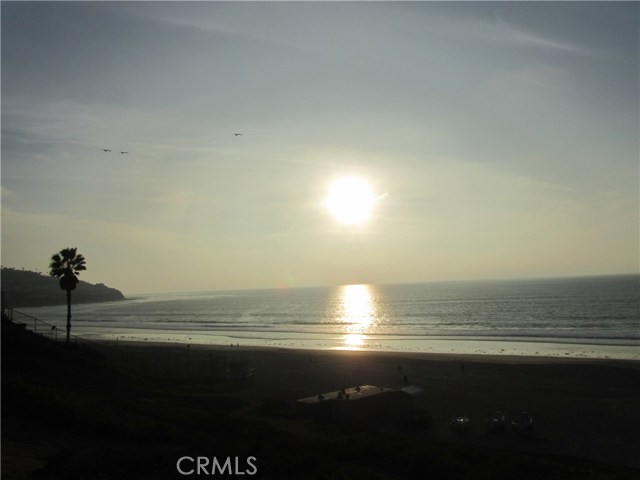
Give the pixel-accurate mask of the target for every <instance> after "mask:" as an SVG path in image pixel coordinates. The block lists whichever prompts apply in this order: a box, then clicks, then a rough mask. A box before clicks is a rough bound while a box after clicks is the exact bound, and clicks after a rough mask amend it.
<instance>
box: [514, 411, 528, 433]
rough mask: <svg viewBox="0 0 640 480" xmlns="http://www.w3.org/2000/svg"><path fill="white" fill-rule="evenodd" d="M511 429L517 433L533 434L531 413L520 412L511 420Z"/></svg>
mask: <svg viewBox="0 0 640 480" xmlns="http://www.w3.org/2000/svg"><path fill="white" fill-rule="evenodd" d="M511 428H512V429H513V431H514V432H516V433H531V432H533V417H532V416H531V414H530V413H529V412H520V413H519V414H518V415H516V416H515V417H513V419H512V420H511Z"/></svg>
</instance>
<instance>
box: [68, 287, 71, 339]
mask: <svg viewBox="0 0 640 480" xmlns="http://www.w3.org/2000/svg"><path fill="white" fill-rule="evenodd" d="M70 332H71V290H67V343H69V333H70Z"/></svg>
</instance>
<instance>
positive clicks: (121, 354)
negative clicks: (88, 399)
mask: <svg viewBox="0 0 640 480" xmlns="http://www.w3.org/2000/svg"><path fill="white" fill-rule="evenodd" d="M2 313H3V315H4V316H5V317H6V318H8V319H9V320H10V321H11V322H12V323H13V324H15V325H18V326H21V327H22V328H24V329H25V330H29V331H32V332H33V333H35V334H38V335H40V336H43V337H45V338H48V339H49V340H51V341H54V342H66V340H67V336H66V331H62V329H60V328H58V327H56V326H55V325H52V324H50V323H47V322H45V321H43V320H40V319H39V318H36V317H33V316H31V315H28V314H26V313H24V312H20V311H18V310H15V309H13V308H6V309H4V310H3V312H2ZM69 342H70V343H72V344H74V345H76V346H79V347H80V348H87V349H91V350H92V351H94V352H98V353H99V354H100V356H101V357H102V358H104V360H105V361H106V362H108V363H109V364H111V365H114V366H116V367H119V368H123V369H126V370H130V371H135V372H136V373H139V374H142V375H144V376H148V377H155V378H163V379H170V380H186V379H188V380H199V381H218V380H221V379H224V378H226V377H227V371H228V367H227V357H226V355H224V354H220V353H217V352H214V351H211V350H207V349H198V348H192V347H191V346H190V345H184V344H163V345H157V344H155V345H151V344H135V343H127V342H117V341H115V342H97V341H93V340H89V339H86V338H82V337H78V336H77V335H73V334H71V335H69Z"/></svg>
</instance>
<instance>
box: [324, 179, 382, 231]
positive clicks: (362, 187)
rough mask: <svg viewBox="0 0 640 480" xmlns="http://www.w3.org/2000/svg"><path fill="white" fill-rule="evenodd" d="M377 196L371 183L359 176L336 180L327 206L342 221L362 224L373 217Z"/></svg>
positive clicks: (327, 198) (328, 196)
mask: <svg viewBox="0 0 640 480" xmlns="http://www.w3.org/2000/svg"><path fill="white" fill-rule="evenodd" d="M374 203H375V196H374V194H373V190H372V189H371V187H370V186H369V184H368V183H367V182H366V181H365V180H363V179H361V178H358V177H345V178H341V179H339V180H336V181H335V182H334V183H333V184H332V185H331V188H330V189H329V193H328V195H327V197H326V199H325V206H326V207H327V209H328V210H329V212H330V213H331V215H333V217H334V218H335V219H336V220H338V221H339V222H341V223H346V224H351V225H355V224H360V223H363V222H364V221H365V220H367V219H369V217H371V214H372V212H373V206H374Z"/></svg>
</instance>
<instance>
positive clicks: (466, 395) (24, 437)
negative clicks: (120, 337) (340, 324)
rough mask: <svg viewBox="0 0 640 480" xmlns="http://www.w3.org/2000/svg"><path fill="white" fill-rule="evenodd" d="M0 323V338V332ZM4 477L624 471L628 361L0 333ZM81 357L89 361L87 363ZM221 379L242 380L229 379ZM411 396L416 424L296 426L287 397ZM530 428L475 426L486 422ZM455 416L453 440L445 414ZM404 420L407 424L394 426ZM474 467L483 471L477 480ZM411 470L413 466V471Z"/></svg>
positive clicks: (633, 413) (636, 412)
mask: <svg viewBox="0 0 640 480" xmlns="http://www.w3.org/2000/svg"><path fill="white" fill-rule="evenodd" d="M5 327H6V329H5ZM2 343H3V344H2V347H3V349H2V354H3V362H2V387H3V390H2V391H3V395H2V402H3V403H2V406H3V409H2V420H3V428H2V442H3V455H2V468H3V474H2V476H3V479H7V480H9V479H23V480H24V479H35V478H47V479H58V478H59V479H62V478H64V479H75V478H78V479H80V478H118V479H122V478H136V479H140V478H154V479H157V478H184V476H183V475H180V474H178V473H177V472H176V461H177V460H178V459H179V458H181V457H182V456H194V457H195V456H200V455H205V456H207V455H208V456H213V455H217V456H223V455H227V456H228V457H229V458H231V457H243V458H250V456H253V457H254V458H256V459H257V460H256V462H257V464H258V472H257V473H258V474H257V475H255V476H254V477H253V478H274V479H275V478H278V479H280V478H296V479H303V478H309V479H316V478H345V479H347V478H348V479H358V478H368V479H370V478H380V479H404V478H416V475H418V474H419V473H421V472H428V473H429V474H430V475H432V476H434V478H436V477H437V478H471V477H473V478H514V477H513V476H514V475H516V474H517V475H518V476H519V477H520V478H532V479H533V478H536V479H537V478H557V479H563V480H564V479H565V478H576V479H578V478H580V479H582V478H586V477H588V478H596V479H608V478H624V479H627V478H628V479H631V478H635V477H637V475H638V473H639V472H640V463H639V462H638V460H637V451H638V448H639V447H640V435H639V432H640V409H638V408H637V407H638V405H640V362H637V361H622V360H604V359H603V360H593V359H577V358H566V359H558V358H546V357H540V356H538V357H524V356H517V357H513V356H504V355H500V356H489V355H461V354H416V353H394V352H384V353H382V352H366V351H334V350H295V349H284V348H281V349H274V348H256V347H243V346H233V347H230V346H218V347H216V346H203V345H188V344H166V343H164V344H163V343H155V344H154V343H144V342H142V343H134V342H117V344H116V345H114V344H107V343H101V344H96V343H92V344H91V345H90V346H87V345H76V346H73V345H71V346H65V345H64V344H62V343H60V342H50V341H48V340H46V339H44V338H42V337H39V336H37V335H33V334H31V333H30V332H28V331H24V330H22V329H17V328H16V327H12V326H10V325H9V326H6V325H5V324H3V335H2ZM96 350H98V351H99V354H96ZM229 371H240V372H246V373H250V374H251V375H248V378H242V376H243V375H240V376H237V377H235V376H232V377H231V378H230V377H229V374H228V372H229ZM360 385H363V386H364V385H373V386H378V387H386V388H388V389H398V388H402V387H405V386H408V385H413V386H417V387H420V388H421V389H423V391H424V393H425V397H424V400H425V406H426V410H427V412H426V413H427V418H428V419H430V422H427V424H422V423H421V424H420V428H407V426H408V425H407V423H406V422H404V421H402V422H400V421H398V420H399V419H398V418H387V417H384V416H383V417H378V418H372V419H368V420H366V421H361V422H359V423H355V424H344V423H340V422H332V421H329V422H318V421H317V420H314V419H309V418H300V416H299V415H297V414H296V411H295V408H294V407H295V402H296V400H297V399H300V398H303V397H309V396H317V395H318V394H320V393H324V392H335V391H336V390H340V389H349V388H351V387H356V386H360ZM497 410H500V411H502V412H504V413H505V414H506V415H507V417H508V418H509V419H510V418H512V417H513V416H514V415H515V414H517V413H518V412H521V411H527V412H530V413H531V415H532V416H533V418H534V429H533V432H532V433H530V434H526V435H519V434H516V433H514V432H512V431H511V429H507V431H505V432H501V433H489V432H487V431H486V430H485V423H484V420H485V418H486V416H487V414H489V413H492V412H495V411H497ZM454 413H455V414H462V415H466V416H468V418H469V419H470V429H469V431H467V432H465V433H463V434H461V433H459V432H455V431H452V430H451V429H450V427H449V419H450V417H451V415H452V414H454ZM409 426H410V425H409ZM478 469H479V470H481V471H482V472H483V475H484V476H481V477H477V475H476V473H475V472H476V471H477V470H478ZM425 474H426V473H425Z"/></svg>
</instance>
